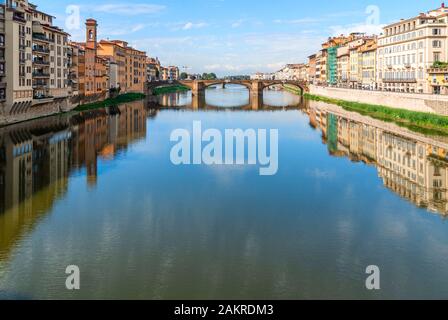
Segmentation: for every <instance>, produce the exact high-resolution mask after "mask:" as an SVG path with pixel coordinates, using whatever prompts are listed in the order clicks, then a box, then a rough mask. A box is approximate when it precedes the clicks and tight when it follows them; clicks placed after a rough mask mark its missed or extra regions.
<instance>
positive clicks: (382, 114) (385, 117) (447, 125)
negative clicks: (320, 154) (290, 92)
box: [305, 93, 448, 135]
mask: <svg viewBox="0 0 448 320" xmlns="http://www.w3.org/2000/svg"><path fill="white" fill-rule="evenodd" d="M305 98H307V99H309V100H313V101H322V102H326V103H331V104H335V105H338V106H340V107H342V108H344V109H345V110H347V111H355V112H358V113H360V114H362V115H366V116H370V117H372V118H375V119H379V120H382V121H387V122H394V123H396V124H398V125H400V126H403V127H406V128H408V129H410V130H413V131H416V132H420V133H424V134H431V135H448V117H446V116H441V115H436V114H431V113H425V112H417V111H410V110H405V109H395V108H390V107H386V106H380V105H372V104H366V103H359V102H351V101H345V100H339V99H332V98H326V97H322V96H316V95H311V94H308V93H307V94H305Z"/></svg>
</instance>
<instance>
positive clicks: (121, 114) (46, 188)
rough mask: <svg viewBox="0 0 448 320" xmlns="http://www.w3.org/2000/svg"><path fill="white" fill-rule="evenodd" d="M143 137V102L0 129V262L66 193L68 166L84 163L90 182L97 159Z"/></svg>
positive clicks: (74, 166)
mask: <svg viewBox="0 0 448 320" xmlns="http://www.w3.org/2000/svg"><path fill="white" fill-rule="evenodd" d="M145 136H146V110H145V107H144V104H143V102H134V103H129V104H124V105H120V106H119V107H116V108H111V110H108V112H106V110H98V111H91V112H83V113H80V114H77V115H75V116H73V117H70V118H68V117H52V118H46V119H39V120H35V121H32V122H29V123H22V124H18V125H14V126H11V127H5V128H2V129H0V260H1V259H2V258H3V257H4V255H5V254H7V253H8V252H9V250H10V249H11V248H12V247H13V245H14V243H15V241H17V239H18V238H20V236H21V234H23V232H24V231H26V230H29V228H31V227H32V226H33V225H34V224H35V223H36V221H38V219H39V218H40V217H41V216H42V215H45V214H46V213H48V212H49V211H50V210H51V207H52V206H53V205H54V203H55V201H57V200H58V199H59V198H61V197H62V196H63V195H64V194H65V193H66V192H67V189H68V183H69V178H68V177H69V175H70V172H71V171H72V170H74V169H78V168H82V167H84V166H85V167H86V171H87V179H88V183H89V184H94V183H95V182H96V179H97V172H98V169H97V162H98V157H103V158H105V159H110V158H113V157H114V155H115V154H116V152H118V151H120V150H125V149H126V148H127V146H128V145H129V144H131V143H133V142H135V141H136V140H137V139H140V138H143V137H145Z"/></svg>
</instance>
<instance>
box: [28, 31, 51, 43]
mask: <svg viewBox="0 0 448 320" xmlns="http://www.w3.org/2000/svg"><path fill="white" fill-rule="evenodd" d="M33 40H36V41H41V42H46V43H50V42H53V40H51V39H49V38H47V37H46V36H44V35H43V34H39V33H33Z"/></svg>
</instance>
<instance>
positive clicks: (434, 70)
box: [428, 67, 448, 73]
mask: <svg viewBox="0 0 448 320" xmlns="http://www.w3.org/2000/svg"><path fill="white" fill-rule="evenodd" d="M428 73H448V67H447V68H429V69H428Z"/></svg>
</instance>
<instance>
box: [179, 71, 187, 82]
mask: <svg viewBox="0 0 448 320" xmlns="http://www.w3.org/2000/svg"><path fill="white" fill-rule="evenodd" d="M187 78H188V74H187V73H186V72H182V73H181V74H180V80H185V79H187Z"/></svg>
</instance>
